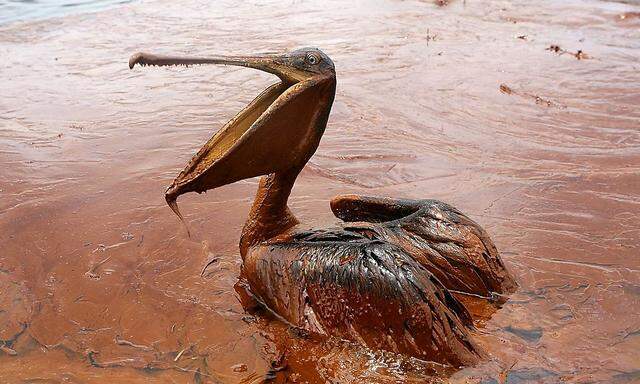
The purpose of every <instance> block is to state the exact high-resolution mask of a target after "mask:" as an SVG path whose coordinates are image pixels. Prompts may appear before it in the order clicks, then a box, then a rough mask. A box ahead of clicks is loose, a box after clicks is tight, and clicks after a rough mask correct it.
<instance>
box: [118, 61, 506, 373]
mask: <svg viewBox="0 0 640 384" xmlns="http://www.w3.org/2000/svg"><path fill="white" fill-rule="evenodd" d="M135 64H140V65H158V66H164V65H187V66H188V65H194V64H225V65H239V66H245V67H250V68H254V69H259V70H263V71H266V72H269V73H273V74H275V75H277V76H278V77H279V78H280V80H281V81H280V83H278V84H275V85H273V86H271V87H269V88H267V89H266V90H265V91H264V92H263V93H262V94H260V95H259V96H258V97H257V98H256V99H255V100H253V101H252V102H251V103H250V104H249V105H248V106H247V107H245V108H244V109H243V110H242V111H241V112H240V113H239V114H238V115H237V116H236V117H234V118H233V119H232V120H231V121H230V122H229V123H227V124H226V125H225V126H224V127H223V128H222V129H220V131H218V132H217V133H216V134H215V135H214V136H213V137H212V138H211V139H210V140H209V141H208V142H207V143H206V144H205V145H204V146H203V148H202V149H201V150H200V151H199V152H198V153H197V154H196V155H195V156H194V158H193V159H192V160H191V161H190V162H189V164H188V165H187V167H186V168H185V169H184V170H183V171H182V172H181V173H180V175H179V176H178V177H177V178H176V179H175V180H174V182H173V184H172V185H171V186H170V187H169V188H168V189H167V192H166V198H167V202H168V204H169V205H170V206H171V208H172V209H173V210H174V212H176V214H178V216H180V217H181V218H182V216H181V215H180V213H179V211H178V207H177V204H176V199H177V197H178V196H179V195H181V194H184V193H186V192H191V191H195V192H203V191H206V190H208V189H212V188H216V187H219V186H222V185H226V184H230V183H233V182H236V181H239V180H242V179H247V178H251V177H255V176H264V177H263V178H262V179H261V180H260V185H259V188H258V192H257V194H256V197H255V201H254V204H253V206H252V208H251V211H250V212H249V217H248V219H247V222H246V224H245V226H244V229H243V231H242V235H241V238H240V254H241V256H242V259H243V270H242V276H241V285H248V288H249V290H250V293H251V295H252V296H253V297H254V298H255V299H256V300H257V301H258V302H259V303H261V304H262V305H264V306H265V307H267V308H268V309H269V310H271V311H272V312H273V313H275V314H277V315H278V316H280V317H281V318H282V319H284V320H285V321H287V322H289V323H291V324H293V325H295V326H297V327H300V328H303V329H305V330H308V331H311V332H315V333H317V334H323V335H332V336H337V337H342V338H345V339H349V340H353V341H356V342H359V343H361V344H363V345H366V346H369V347H371V348H380V349H385V350H389V351H394V352H399V353H404V354H407V355H411V356H415V357H418V358H421V359H425V360H433V361H438V362H443V363H449V364H452V365H455V366H461V365H469V364H473V363H474V362H476V361H477V360H478V358H479V357H480V356H481V355H482V353H481V351H480V350H479V349H478V347H477V346H476V344H475V343H474V342H473V340H472V338H471V335H470V332H469V331H470V329H471V328H472V326H473V324H472V318H471V316H470V314H469V312H468V311H467V309H466V308H465V307H464V305H463V304H462V303H460V302H459V301H458V300H457V299H456V297H455V296H454V295H453V294H452V292H457V293H459V294H471V295H475V296H481V297H489V296H491V295H492V294H493V293H505V292H510V291H512V290H513V289H514V288H515V282H514V281H513V279H512V278H511V276H510V275H509V274H508V272H507V271H506V269H505V267H504V265H503V264H502V261H501V260H500V257H499V255H498V252H497V250H496V248H495V246H494V245H493V243H492V242H491V240H490V239H489V236H488V235H487V233H486V232H485V231H484V230H483V229H482V228H481V227H480V226H478V225H477V224H476V223H475V222H473V221H472V220H471V219H469V218H468V217H466V216H465V215H464V214H462V213H461V212H459V211H458V210H456V209H455V208H453V207H451V206H449V205H447V204H445V203H442V202H439V201H435V200H403V199H391V198H379V197H363V196H356V195H344V196H338V197H336V198H334V199H333V200H332V201H331V209H332V210H333V212H334V213H335V215H336V216H337V217H338V218H340V219H341V220H342V221H343V223H342V224H341V225H339V226H337V227H335V228H328V229H323V230H309V229H304V227H302V226H301V225H300V224H299V222H298V220H297V219H296V218H295V216H294V215H293V214H292V213H291V211H290V210H289V208H288V207H287V199H288V198H289V194H290V192H291V188H292V187H293V184H294V182H295V180H296V177H297V176H298V174H299V173H300V171H301V170H302V168H303V167H304V165H305V164H306V162H307V161H308V160H309V158H310V157H311V156H312V155H313V153H314V152H315V150H316V148H317V147H318V144H319V142H320V138H321V137H322V134H323V133H324V129H325V127H326V124H327V119H328V117H329V112H330V110H331V105H332V104H333V99H334V96H335V87H336V77H335V68H334V65H333V62H332V61H331V59H329V57H328V56H326V55H325V54H324V53H323V52H322V51H320V50H317V49H302V50H298V51H294V52H291V53H289V54H283V55H261V56H251V57H237V56H217V57H211V58H178V57H167V56H155V55H149V54H142V53H140V54H136V55H134V56H132V58H131V60H130V62H129V65H130V67H131V68H133V66H134V65H135Z"/></svg>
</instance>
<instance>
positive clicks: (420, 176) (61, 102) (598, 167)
mask: <svg viewBox="0 0 640 384" xmlns="http://www.w3.org/2000/svg"><path fill="white" fill-rule="evenodd" d="M448 3H449V4H448V5H445V6H439V5H438V4H436V3H435V2H431V1H380V2H348V3H347V2H327V1H288V2H281V1H271V2H260V3H259V4H254V3H250V2H240V3H236V2H232V1H221V2H214V3H210V2H208V1H203V0H185V1H180V2H175V1H168V0H152V1H146V2H143V3H132V4H127V5H123V6H120V7H116V8H112V9H108V10H105V11H101V12H98V13H92V14H76V15H69V16H65V17H62V18H55V19H51V20H43V21H34V22H26V23H21V24H14V25H9V26H5V27H0V52H2V56H3V60H2V63H1V64H0V66H1V71H2V80H3V82H2V83H3V85H2V87H0V196H1V198H0V249H1V250H2V252H0V292H1V293H2V294H1V295H0V340H2V342H0V346H1V347H0V366H1V367H2V369H1V370H0V379H2V380H0V381H3V382H10V383H14V382H16V383H17V382H36V381H50V382H83V383H86V382H89V383H90V382H95V383H103V382H104V381H105V380H112V381H116V382H131V383H136V382H138V383H148V382H158V383H167V382H176V383H178V382H179V383H182V382H204V383H219V382H222V383H238V382H243V383H253V382H262V381H264V380H265V377H267V376H268V374H269V371H270V370H271V367H272V365H275V366H278V364H281V357H282V355H283V354H284V355H285V361H286V362H287V364H288V368H287V369H285V370H283V371H280V372H279V373H278V378H277V380H280V381H282V382H283V381H284V380H285V378H288V380H290V381H294V382H295V381H297V382H305V381H308V382H335V383H362V382H371V383H392V382H397V381H404V382H416V383H418V382H425V381H433V382H439V381H442V380H448V381H451V382H460V383H463V382H465V383H469V382H470V383H496V382H498V383H500V382H509V383H523V382H534V383H539V382H542V383H545V382H548V383H557V382H574V383H590V382H611V383H631V382H634V381H636V382H637V381H638V380H640V367H639V366H638V361H640V355H639V353H638V351H640V320H639V319H640V305H639V304H640V272H639V270H640V258H638V253H639V250H640V240H639V239H640V219H639V215H640V198H639V194H640V129H639V128H640V110H639V109H638V105H640V64H639V63H640V61H639V60H638V58H639V57H640V17H639V16H640V13H639V12H640V7H639V6H638V5H634V4H625V3H620V2H604V1H589V0H587V1H564V0H563V1H560V0H544V1H538V2H533V3H532V2H529V1H502V0H489V1H483V2H475V1H449V2H448ZM552 45H554V46H559V47H560V49H558V50H556V49H551V50H550V49H549V48H550V46H552ZM302 46H318V47H321V48H322V49H323V50H324V51H325V52H327V53H328V54H329V55H330V56H331V57H332V58H333V60H334V62H335V64H336V67H337V73H338V92H337V95H336V101H335V104H334V107H333V112H332V115H331V118H330V121H329V125H328V127H327V131H326V134H325V137H324V138H323V141H322V143H321V145H320V148H319V149H318V152H317V154H316V155H315V156H314V157H313V158H312V159H311V162H310V164H309V165H308V167H307V168H306V170H305V171H304V172H303V174H302V175H301V177H300V178H299V180H298V183H297V184H296V187H295V188H294V191H293V194H292V199H291V207H292V209H293V210H294V211H295V213H296V214H297V215H298V217H299V218H300V219H301V220H303V221H305V222H307V223H311V224H312V225H316V226H323V225H329V224H331V223H334V222H335V221H336V219H335V218H334V217H333V216H332V214H331V211H330V210H329V206H328V201H329V200H330V198H331V197H333V196H334V195H336V194H339V193H363V194H369V195H373V194H378V195H389V196H397V197H408V198H438V199H442V200H444V201H447V202H449V203H451V204H453V205H455V206H456V207H458V208H460V209H461V210H462V211H464V212H466V213H468V214H469V216H471V217H472V218H473V219H474V220H476V221H478V222H479V223H480V224H482V225H483V226H484V227H485V228H486V229H487V230H488V231H489V233H490V234H491V235H492V237H493V239H494V241H495V242H496V245H497V246H498V249H499V250H500V251H501V253H502V256H503V258H504V260H505V263H506V265H507V267H508V268H509V269H510V270H511V271H512V273H513V274H514V275H515V276H516V278H517V280H518V282H519V284H520V290H519V291H518V292H517V293H516V294H515V295H513V296H512V298H511V300H510V301H509V302H508V303H507V304H506V305H505V306H504V307H503V308H502V309H501V310H500V311H498V312H497V313H496V314H494V316H493V317H492V318H491V319H490V320H489V321H486V322H485V323H484V324H479V325H478V331H477V332H476V333H477V335H476V337H477V339H478V340H479V341H480V343H481V344H482V345H483V346H484V348H485V349H486V350H487V351H488V353H489V357H488V359H487V360H486V361H485V362H483V363H482V364H480V365H479V366H477V367H472V368H467V369H463V370H460V371H452V370H449V369H446V368H442V367H437V366H433V365H430V364H428V363H424V362H420V361H416V360H410V359H403V358H402V357H399V356H394V355H390V354H381V353H376V352H374V351H369V350H367V349H365V348H358V347H356V346H352V345H349V344H345V343H340V342H338V341H329V342H321V341H316V340H313V339H306V338H304V337H302V335H299V334H297V333H295V332H291V331H289V330H288V329H287V328H286V327H285V326H283V325H282V324H280V323H278V322H277V321H269V320H267V319H264V318H260V317H254V316H250V315H247V314H245V313H244V311H243V309H242V306H241V305H240V304H239V302H238V299H237V295H236V293H235V291H234V290H233V285H234V283H235V282H236V279H237V276H238V274H239V269H240V258H239V255H238V248H237V243H238V237H239V234H240V230H241V227H242V224H243V221H244V219H245V218H246V214H247V211H248V209H249V205H250V203H251V201H252V198H253V194H254V192H255V189H256V186H257V181H256V180H248V181H244V182H240V183H236V184H233V185H229V186H226V187H223V188H220V189H217V190H214V191H210V192H209V193H207V194H203V195H195V194H190V195H187V196H184V197H182V198H181V209H182V210H183V213H184V214H185V216H186V220H187V222H188V223H189V226H190V228H191V232H192V237H191V238H189V237H187V235H186V233H185V231H184V229H183V228H182V227H181V225H180V223H179V222H178V220H176V218H175V216H174V215H173V213H172V212H171V211H170V209H169V208H168V207H167V206H166V204H165V202H164V197H163V192H164V189H165V188H166V186H167V185H169V184H170V182H171V180H172V179H173V177H175V175H176V174H177V173H178V171H179V170H181V169H182V167H183V166H184V164H185V163H186V162H187V161H188V160H189V159H190V158H191V156H192V155H193V153H194V152H195V151H196V150H197V149H198V148H199V147H200V146H201V145H202V144H203V143H204V142H205V141H206V140H207V139H208V138H209V137H210V136H211V135H212V134H213V133H214V132H215V131H216V130H217V129H218V128H219V127H221V126H222V125H223V124H224V123H225V122H226V121H227V120H228V119H230V118H231V117H232V116H233V115H234V114H235V113H236V112H237V111H238V110H239V109H240V108H241V107H242V106H243V105H244V104H245V103H247V102H248V101H250V100H251V99H252V98H253V97H254V96H255V95H257V94H258V93H259V92H260V91H261V90H262V89H264V88H265V87H266V86H267V85H269V84H271V83H273V82H274V81H275V80H276V79H275V78H273V77H271V76H269V75H268V74H264V73H259V72H256V71H250V70H246V69H242V68H224V67H192V68H136V69H134V70H129V69H128V67H127V60H128V58H129V56H130V54H131V53H133V52H136V51H140V50H145V51H154V52H158V53H188V54H192V55H195V54H211V53H225V54H233V53H238V54H244V53H254V52H267V51H284V50H288V49H295V48H298V47H302ZM211 260H215V261H214V263H213V266H212V267H210V268H208V269H207V270H206V271H204V273H201V271H202V268H203V267H204V266H205V265H206V264H207V263H208V262H209V261H211Z"/></svg>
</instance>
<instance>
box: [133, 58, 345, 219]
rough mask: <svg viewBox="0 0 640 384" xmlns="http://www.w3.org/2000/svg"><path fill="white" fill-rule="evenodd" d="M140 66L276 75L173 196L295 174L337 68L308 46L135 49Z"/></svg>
mask: <svg viewBox="0 0 640 384" xmlns="http://www.w3.org/2000/svg"><path fill="white" fill-rule="evenodd" d="M136 64H139V65H142V66H145V65H155V66H171V65H184V66H191V65H202V64H222V65H235V66H241V67H247V68H253V69H257V70H260V71H264V72H268V73H271V74H274V75H276V76H278V77H279V78H280V82H279V83H277V84H274V85H272V86H270V87H268V88H267V89H266V90H264V91H263V92H262V93H261V94H260V95H258V96H257V97H256V98H255V99H254V100H253V101H252V102H251V103H249V105H247V106H246V107H245V108H244V109H242V110H241V111H240V112H239V113H238V114H237V115H236V116H235V117H234V118H233V119H231V120H230V121H229V122H228V123H227V124H225V125H224V126H223V127H222V128H221V129H220V130H219V131H218V132H216V133H215V134H214V135H213V137H211V139H209V141H208V142H207V143H206V144H205V145H204V146H203V147H202V148H201V149H200V151H198V153H197V154H196V155H195V156H194V157H193V158H192V159H191V161H190V162H189V163H188V164H187V166H186V167H185V169H184V170H183V171H182V172H181V173H180V174H179V175H178V177H176V179H175V180H174V181H173V183H172V184H171V186H169V188H168V189H167V191H166V193H165V198H166V200H167V203H168V204H169V206H170V207H171V208H172V209H173V211H174V212H175V213H176V214H177V215H178V216H180V213H179V211H178V207H177V204H176V199H177V198H178V196H180V195H182V194H184V193H187V192H192V191H193V192H198V193H201V192H204V191H206V190H208V189H212V188H217V187H220V186H223V185H226V184H231V183H234V182H237V181H240V180H243V179H248V178H252V177H256V176H262V175H269V174H272V173H292V172H293V173H295V174H297V173H298V172H299V171H300V170H301V169H302V167H303V166H304V164H305V163H306V162H307V161H308V160H309V158H310V157H311V155H313V153H314V152H315V150H316V148H317V147H318V144H319V142H320V138H321V136H322V134H323V133H324V129H325V127H326V123H327V119H328V117H329V112H330V110H331V105H332V104H333V98H334V96H335V84H336V77H335V67H334V65H333V62H332V61H331V59H330V58H329V57H328V56H327V55H326V54H325V53H324V52H322V51H321V50H319V49H316V48H304V49H299V50H296V51H293V52H289V53H285V54H281V55H271V54H269V55H255V56H212V57H173V56H158V55H152V54H147V53H136V54H134V55H133V56H131V59H130V60H129V67H130V68H133V67H134V66H135V65H136Z"/></svg>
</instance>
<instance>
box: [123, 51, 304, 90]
mask: <svg viewBox="0 0 640 384" xmlns="http://www.w3.org/2000/svg"><path fill="white" fill-rule="evenodd" d="M136 64H138V65H140V66H146V65H154V66H159V67H160V66H179V65H183V66H186V67H188V66H192V65H204V64H218V65H233V66H238V67H246V68H253V69H257V70H260V71H264V72H268V73H272V74H274V75H276V76H278V77H279V78H280V79H281V80H282V81H283V82H286V83H297V82H299V81H303V80H305V79H306V78H307V77H308V75H307V74H306V73H305V72H303V71H299V70H296V68H294V67H292V66H291V64H290V63H289V62H288V60H287V57H286V56H284V55H282V56H280V55H255V56H211V57H177V56H162V55H153V54H150V53H143V52H138V53H135V54H133V55H132V56H131V58H130V59H129V68H130V69H133V67H135V65H136Z"/></svg>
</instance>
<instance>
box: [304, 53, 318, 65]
mask: <svg viewBox="0 0 640 384" xmlns="http://www.w3.org/2000/svg"><path fill="white" fill-rule="evenodd" d="M319 62H320V59H318V57H317V56H316V55H312V54H308V55H307V63H309V64H311V65H316V64H318V63H319Z"/></svg>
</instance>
